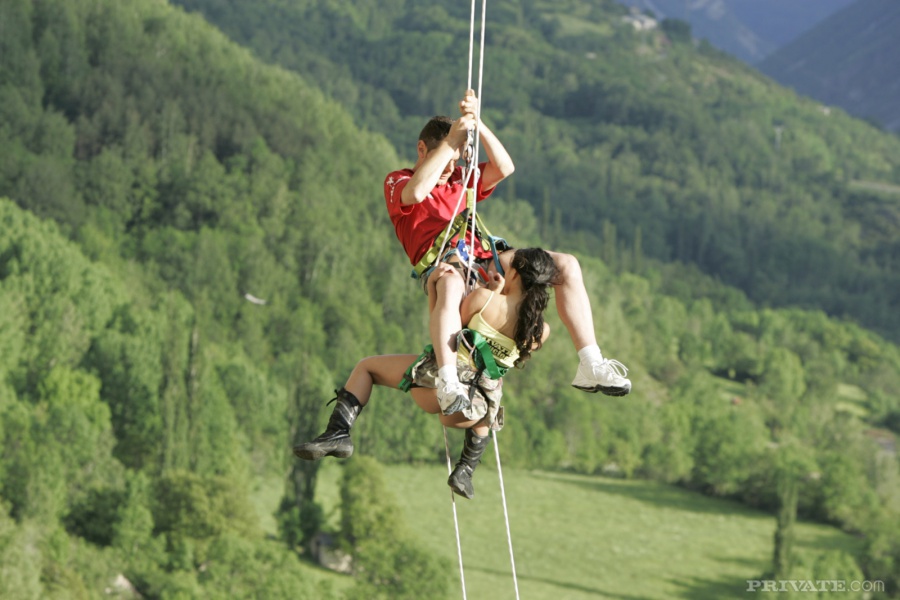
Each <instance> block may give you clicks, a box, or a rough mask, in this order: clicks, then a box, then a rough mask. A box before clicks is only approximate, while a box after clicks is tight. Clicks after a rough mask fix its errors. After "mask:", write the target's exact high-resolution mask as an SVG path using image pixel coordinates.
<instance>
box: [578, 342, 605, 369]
mask: <svg viewBox="0 0 900 600" xmlns="http://www.w3.org/2000/svg"><path fill="white" fill-rule="evenodd" d="M578 360H580V361H581V364H585V365H586V364H589V363H592V362H600V361H601V360H603V354H601V353H600V346H598V345H597V344H591V345H590V346H585V347H584V348H582V349H581V350H579V351H578Z"/></svg>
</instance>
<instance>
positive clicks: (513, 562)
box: [491, 428, 519, 600]
mask: <svg viewBox="0 0 900 600" xmlns="http://www.w3.org/2000/svg"><path fill="white" fill-rule="evenodd" d="M491 433H492V434H493V435H494V456H496V457H497V477H498V478H499V479H500V498H501V499H502V500H503V519H504V520H505V521H506V542H507V544H508V545H509V564H510V565H511V566H512V577H513V587H515V588H516V600H519V579H518V578H517V577H516V557H515V556H514V555H513V544H512V533H511V531H510V529H509V511H508V510H507V508H506V488H504V487H503V469H502V467H501V466H500V446H499V445H498V444H497V431H496V430H495V429H493V428H491Z"/></svg>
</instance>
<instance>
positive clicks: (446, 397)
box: [437, 379, 472, 415]
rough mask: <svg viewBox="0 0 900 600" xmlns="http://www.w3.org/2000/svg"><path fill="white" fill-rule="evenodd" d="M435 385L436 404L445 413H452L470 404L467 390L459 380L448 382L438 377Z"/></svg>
mask: <svg viewBox="0 0 900 600" xmlns="http://www.w3.org/2000/svg"><path fill="white" fill-rule="evenodd" d="M437 386H438V387H437V399H438V404H439V405H440V406H441V412H442V413H444V414H445V415H452V414H453V413H458V412H459V411H461V410H465V409H467V408H469V407H470V406H472V401H471V400H470V399H469V390H468V389H466V386H464V385H463V384H462V383H460V382H459V380H456V381H453V382H449V383H448V382H445V381H443V380H441V379H438V380H437Z"/></svg>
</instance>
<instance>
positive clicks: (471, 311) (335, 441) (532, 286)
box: [294, 248, 557, 498]
mask: <svg viewBox="0 0 900 600" xmlns="http://www.w3.org/2000/svg"><path fill="white" fill-rule="evenodd" d="M499 264H500V267H499V270H498V269H497V268H495V267H494V266H493V265H491V266H490V268H489V270H488V278H489V280H490V285H489V287H480V288H477V289H475V290H473V291H472V292H471V293H470V294H468V295H467V296H466V297H465V299H463V302H462V306H461V316H462V322H463V324H465V326H466V327H467V329H468V330H471V331H475V332H478V334H479V335H480V336H481V337H482V338H483V339H484V340H485V341H486V344H487V346H486V347H489V348H490V355H491V357H493V359H494V360H495V361H496V363H497V365H498V366H499V367H500V368H501V369H508V368H511V367H514V366H515V367H521V366H522V365H523V363H524V362H525V361H526V360H528V358H530V356H531V353H532V352H533V351H534V350H538V349H539V348H540V347H541V345H542V344H543V342H544V341H545V340H546V339H547V336H548V335H549V333H550V328H549V326H548V325H547V324H546V323H545V322H544V317H543V313H544V310H545V309H546V308H547V303H548V302H549V299H550V293H549V288H550V286H551V285H553V284H554V283H556V278H557V269H556V266H555V265H554V263H553V259H552V258H551V257H550V255H549V254H548V253H547V252H546V251H544V250H542V249H540V248H525V249H521V250H508V251H506V252H504V253H502V254H501V255H500V257H499ZM438 269H439V270H440V272H438V273H434V274H432V276H431V277H429V282H428V285H429V286H434V285H436V284H437V280H438V279H439V277H440V275H441V273H443V272H447V270H448V269H453V267H452V266H450V265H447V264H441V265H439V267H438ZM436 275H437V276H436ZM429 297H430V298H433V297H434V295H433V294H429ZM433 309H434V306H433V305H432V306H430V307H429V310H433ZM465 331H466V330H464V332H465ZM466 337H467V338H469V339H471V338H472V337H474V336H466ZM473 354H474V353H473V352H472V351H470V350H469V349H468V348H467V347H466V344H465V343H463V344H460V347H459V352H458V360H457V368H458V370H459V379H460V381H463V382H464V383H466V384H467V385H468V386H469V399H470V403H469V404H468V405H467V406H461V407H456V406H454V407H451V408H448V409H445V410H444V411H442V410H441V406H440V404H438V400H437V394H436V393H435V380H436V378H437V364H436V362H435V359H434V352H433V351H432V350H431V348H430V347H428V348H426V351H425V352H424V353H423V354H422V355H420V356H416V355H414V354H395V355H385V356H371V357H369V358H364V359H363V360H361V361H360V362H359V363H357V365H356V367H355V368H354V369H353V372H352V373H351V374H350V377H349V379H347V383H346V384H345V385H344V387H343V388H342V389H341V390H338V392H337V397H336V398H335V399H334V400H332V402H335V401H336V402H337V404H336V406H335V408H334V412H333V413H332V415H331V418H330V419H329V421H328V426H327V428H326V429H325V433H323V434H322V435H320V436H319V437H317V438H316V439H314V440H313V441H311V442H307V443H305V444H300V445H299V446H295V447H294V454H296V455H297V456H298V457H299V458H302V459H305V460H318V459H320V458H322V457H324V456H335V457H338V458H347V457H349V456H350V455H352V454H353V442H352V441H351V439H350V428H351V427H352V425H353V423H354V421H355V420H356V417H357V416H358V415H359V413H360V411H361V410H362V409H363V407H364V406H365V405H366V404H367V403H368V401H369V396H370V394H371V392H372V386H373V385H383V386H390V387H399V388H401V389H409V390H410V393H411V394H412V397H413V399H414V400H415V402H416V404H418V405H419V406H420V407H421V408H422V409H423V410H425V411H426V412H428V413H431V414H438V413H441V423H442V424H443V425H445V426H447V427H455V428H458V429H465V430H466V439H465V445H464V447H463V451H462V456H461V457H460V459H459V461H458V462H457V463H456V467H455V468H454V469H453V472H452V473H451V475H450V479H449V480H448V483H449V485H450V487H451V488H452V489H453V491H454V492H455V493H457V494H460V495H462V496H465V497H466V498H472V497H473V496H474V489H473V487H472V474H473V472H474V470H475V467H476V465H477V464H478V461H479V460H480V459H481V456H482V454H484V450H485V448H486V447H487V442H488V433H489V432H490V428H491V427H492V426H493V427H496V428H498V429H499V427H500V426H501V423H498V422H497V416H498V413H499V411H500V400H501V398H502V380H501V379H491V378H490V376H489V375H488V374H487V372H486V370H485V368H483V366H481V363H479V362H478V361H476V359H475V357H474V356H473ZM489 358H490V357H489Z"/></svg>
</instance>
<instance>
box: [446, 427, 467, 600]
mask: <svg viewBox="0 0 900 600" xmlns="http://www.w3.org/2000/svg"><path fill="white" fill-rule="evenodd" d="M444 450H445V451H446V453H447V476H448V477H449V476H450V475H452V474H453V467H452V466H451V465H450V442H449V441H448V440H447V427H446V426H445V427H444ZM450 503H451V504H453V527H454V528H455V529H456V554H457V556H459V579H460V583H462V595H463V600H466V575H465V573H464V572H463V556H462V542H461V541H460V537H459V517H457V515H456V497H455V494H454V493H453V490H450Z"/></svg>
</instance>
